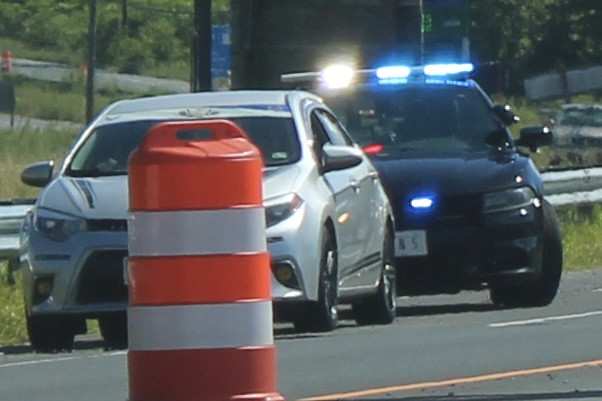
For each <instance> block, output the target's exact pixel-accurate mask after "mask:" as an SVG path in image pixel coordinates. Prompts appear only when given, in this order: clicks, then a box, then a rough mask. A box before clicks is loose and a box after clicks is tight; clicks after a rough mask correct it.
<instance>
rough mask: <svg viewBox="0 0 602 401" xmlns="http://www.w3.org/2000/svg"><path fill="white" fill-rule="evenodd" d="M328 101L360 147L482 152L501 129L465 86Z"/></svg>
mask: <svg viewBox="0 0 602 401" xmlns="http://www.w3.org/2000/svg"><path fill="white" fill-rule="evenodd" d="M325 97H326V101H327V102H328V103H329V104H331V105H332V107H333V109H335V111H336V112H337V114H338V115H339V116H340V117H341V119H342V120H344V122H345V125H346V127H347V128H348V130H349V132H350V134H351V136H352V137H353V138H354V139H355V140H356V141H357V142H358V143H359V144H360V145H361V146H366V145H371V144H380V145H383V146H384V147H385V148H387V149H388V150H389V151H392V150H395V149H397V150H399V151H404V150H417V149H421V150H449V149H457V150H461V149H466V150H478V149H485V148H486V147H487V145H486V139H487V136H488V135H489V134H491V133H492V132H499V131H500V130H501V129H502V127H501V125H500V122H499V120H497V118H496V117H495V116H494V115H493V113H492V112H491V108H490V106H489V104H488V103H487V102H486V101H485V99H484V98H483V97H482V96H481V94H480V93H479V92H478V91H477V90H476V89H474V88H471V87H467V86H455V85H418V86H402V87H397V86H396V87H392V88H386V87H380V88H379V89H372V90H368V89H358V90H355V91H352V92H349V93H347V94H346V95H344V96H339V95H337V96H334V97H332V98H329V97H327V96H325Z"/></svg>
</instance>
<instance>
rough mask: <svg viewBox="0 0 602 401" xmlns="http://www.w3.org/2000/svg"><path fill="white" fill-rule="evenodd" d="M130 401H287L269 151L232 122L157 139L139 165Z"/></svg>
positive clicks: (132, 188)
mask: <svg viewBox="0 0 602 401" xmlns="http://www.w3.org/2000/svg"><path fill="white" fill-rule="evenodd" d="M128 249H129V257H128V266H127V267H128V270H127V276H128V277H127V280H128V284H129V295H130V299H129V306H128V347H129V351H128V372H129V400H130V401H155V400H156V401H165V400H169V401H184V400H186V401H189V400H204V401H205V400H207V401H222V400H224V401H225V400H233V399H236V400H243V401H245V400H251V401H264V400H270V401H273V400H276V401H277V400H283V397H282V396H281V395H280V394H279V393H278V392H277V391H276V351H275V347H274V340H273V320H272V301H271V279H270V267H269V264H270V258H269V254H268V252H267V245H266V239H265V216H264V210H263V202H262V159H261V156H260V153H259V150H258V149H257V148H256V147H255V146H254V145H253V144H252V143H251V142H250V141H249V140H248V137H247V136H246V135H245V133H244V132H243V131H242V130H241V129H240V128H239V127H238V126H237V125H235V124H233V123H231V122H229V121H225V120H210V121H194V122H190V121H187V122H167V123H160V124H158V125H156V126H154V127H153V128H151V129H150V130H149V131H148V133H147V134H146V136H145V138H144V140H143V141H142V143H141V145H140V147H139V148H138V149H137V150H136V151H134V153H132V155H131V156H130V160H129V217H128Z"/></svg>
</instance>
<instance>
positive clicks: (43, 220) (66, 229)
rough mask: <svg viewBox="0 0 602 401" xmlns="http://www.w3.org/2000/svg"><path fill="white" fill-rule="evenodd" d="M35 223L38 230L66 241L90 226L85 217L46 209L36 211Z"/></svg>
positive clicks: (53, 237)
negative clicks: (81, 217)
mask: <svg viewBox="0 0 602 401" xmlns="http://www.w3.org/2000/svg"><path fill="white" fill-rule="evenodd" d="M33 224H34V227H35V229H36V231H37V232H39V233H40V234H42V235H44V236H45V237H48V238H50V239H52V240H54V241H65V240H66V239H67V238H69V237H71V236H72V235H73V234H76V233H79V232H82V231H86V230H87V228H88V226H87V223H86V221H85V220H84V219H80V218H76V217H73V216H70V215H67V214H63V213H57V212H53V211H50V210H44V209H40V210H38V211H37V212H36V213H35V215H34V219H33Z"/></svg>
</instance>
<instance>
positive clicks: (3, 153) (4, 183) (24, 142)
mask: <svg viewBox="0 0 602 401" xmlns="http://www.w3.org/2000/svg"><path fill="white" fill-rule="evenodd" d="M76 136H77V132H76V131H71V132H58V131H43V132H40V131H10V130H5V131H2V130H0V166H1V170H2V174H0V200H2V199H10V198H35V197H36V196H37V194H38V192H39V189H38V188H33V187H29V186H27V185H25V184H23V183H22V182H21V181H20V174H21V171H22V170H23V168H24V167H25V166H27V165H29V164H31V163H35V162H38V161H43V160H54V162H55V163H56V164H58V163H60V162H61V160H62V158H63V156H64V154H65V152H66V149H67V148H68V147H69V145H70V144H71V142H73V140H74V139H75V138H76Z"/></svg>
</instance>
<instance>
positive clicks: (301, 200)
mask: <svg viewBox="0 0 602 401" xmlns="http://www.w3.org/2000/svg"><path fill="white" fill-rule="evenodd" d="M216 118H219V119H227V120H230V121H233V122H235V123H236V124H238V125H239V126H241V127H242V128H243V129H244V131H245V132H246V133H247V134H248V135H249V137H250V139H251V140H252V141H253V142H254V143H255V144H256V146H257V147H258V148H259V149H260V150H261V152H262V155H263V159H264V166H265V167H264V181H263V189H264V207H265V215H266V236H267V246H268V251H269V253H270V255H271V269H272V277H273V279H272V295H273V301H274V304H275V307H276V308H275V311H276V316H277V318H279V319H280V318H283V319H286V320H290V321H292V322H294V324H295V327H296V328H297V329H299V330H311V331H328V330H332V329H334V328H335V327H336V326H337V305H338V304H340V303H351V304H352V305H353V312H354V316H355V318H356V320H357V321H358V322H359V323H361V324H369V323H377V324H378V323H380V324H386V323H391V322H392V321H393V319H394V317H395V309H396V276H395V269H393V267H392V258H393V237H392V235H393V221H392V219H393V218H392V213H391V208H390V205H389V201H388V198H387V196H386V194H385V192H384V191H383V189H382V187H381V183H380V179H379V176H378V174H377V172H376V170H375V169H374V167H373V166H372V164H371V162H370V161H369V159H367V157H366V156H365V155H364V154H363V152H362V151H361V150H360V148H359V147H358V146H357V145H356V144H355V143H354V142H353V141H352V140H351V139H350V137H349V136H348V134H347V132H346V131H345V129H344V127H343V126H342V125H341V124H340V123H339V121H338V120H337V119H336V117H335V116H334V115H333V113H332V112H331V111H330V109H329V108H328V107H327V106H326V105H325V104H324V103H323V102H322V101H321V100H320V98H318V97H317V96H315V95H312V94H310V93H307V92H302V91H230V92H212V93H191V94H178V95H166V96H157V97H148V98H140V99H133V100H123V101H119V102H116V103H114V104H112V105H109V106H108V107H107V108H106V109H105V110H103V112H102V113H100V114H99V115H98V116H97V117H96V119H95V120H94V121H93V122H92V123H91V124H90V125H89V126H88V127H87V128H85V130H84V131H83V132H82V134H81V135H80V136H79V138H78V139H77V141H76V142H75V143H74V144H73V146H72V148H71V149H70V151H69V153H68V154H67V155H66V157H65V159H64V162H63V164H62V165H61V166H60V167H58V171H57V172H56V174H53V164H52V163H51V162H41V163H36V164H34V165H32V166H29V167H27V168H26V169H25V170H24V171H23V173H22V179H23V181H24V182H25V183H27V184H29V185H33V186H39V187H44V189H43V190H42V192H41V193H40V196H39V197H38V199H37V202H36V204H35V205H34V207H33V208H32V209H31V211H30V213H29V214H28V216H27V217H26V219H25V223H24V225H23V228H22V231H21V244H20V248H21V249H20V260H21V262H22V267H23V276H24V280H23V281H24V286H25V288H24V290H25V309H26V315H27V324H28V332H29V337H30V340H31V343H32V345H33V347H34V348H36V349H57V348H69V347H71V345H72V343H73V337H74V335H75V334H78V333H82V332H85V328H86V326H85V324H84V323H85V319H98V320H99V324H100V329H101V334H102V335H103V337H104V338H105V340H106V341H107V342H109V343H117V344H119V343H123V341H124V340H125V339H126V338H127V336H126V325H125V312H126V308H127V303H128V301H127V300H128V297H127V288H126V287H125V284H124V283H123V278H122V269H123V263H122V260H123V258H124V257H125V256H127V249H128V248H127V247H128V239H127V209H128V200H127V198H128V196H127V191H128V183H127V173H128V168H127V156H128V155H129V154H130V153H131V152H132V151H133V150H134V149H135V148H136V147H137V146H138V144H139V143H140V141H141V140H142V138H143V136H144V135H145V133H146V132H147V131H148V129H149V128H150V127H152V126H153V125H155V124H157V123H159V122H164V121H182V120H189V121H194V120H202V119H216Z"/></svg>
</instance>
